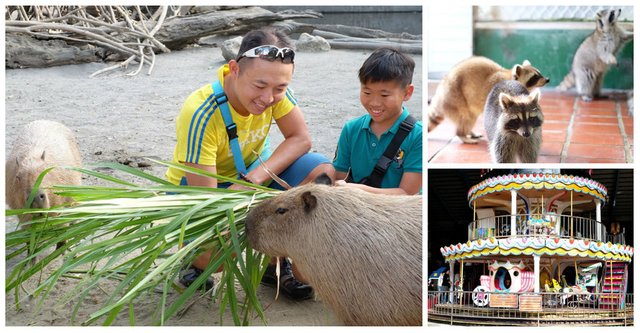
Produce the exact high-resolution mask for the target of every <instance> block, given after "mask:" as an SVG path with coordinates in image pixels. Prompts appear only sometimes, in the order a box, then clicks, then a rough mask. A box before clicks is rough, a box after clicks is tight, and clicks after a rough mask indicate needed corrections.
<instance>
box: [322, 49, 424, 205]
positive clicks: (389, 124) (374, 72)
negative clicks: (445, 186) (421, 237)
mask: <svg viewBox="0 0 640 333" xmlns="http://www.w3.org/2000/svg"><path fill="white" fill-rule="evenodd" d="M414 68H415V62H414V61H413V59H411V58H410V57H408V56H407V55H404V54H402V53H400V52H398V51H397V50H394V49H390V48H381V49H378V50H376V51H374V52H373V53H372V54H371V55H370V56H369V58H367V60H365V62H364V64H363V65H362V67H361V68H360V71H359V72H358V77H359V78H360V102H361V103H362V106H363V107H364V108H365V110H367V114H365V115H363V116H361V117H358V118H355V119H352V120H350V121H348V122H347V123H346V124H345V126H344V127H343V129H342V133H341V134H340V139H339V140H338V148H337V150H336V156H335V158H334V160H333V166H334V168H335V169H336V173H335V177H336V179H347V181H343V180H338V181H336V185H340V186H352V187H358V188H361V189H363V190H365V191H368V192H372V193H386V194H417V193H419V192H420V190H421V188H422V122H415V124H414V125H413V128H412V129H411V131H410V132H409V133H408V134H407V135H406V137H405V138H404V140H403V141H402V143H401V144H400V147H399V148H398V149H397V150H396V151H394V152H393V154H392V156H391V157H390V158H389V159H390V160H391V161H390V164H389V165H388V167H387V169H386V172H384V175H383V177H382V181H381V182H380V183H379V184H372V182H371V181H370V179H371V178H373V177H372V171H373V170H374V167H375V166H376V165H381V164H382V165H384V164H385V163H384V159H385V158H384V157H383V159H382V160H381V157H382V156H383V153H384V152H385V150H386V149H387V147H388V146H389V144H390V143H391V142H392V140H393V139H394V136H395V135H396V133H397V132H398V131H399V130H400V128H401V126H402V127H405V126H406V123H405V124H403V121H405V119H407V117H409V112H408V111H407V110H406V108H405V107H404V106H402V103H403V102H405V101H408V100H409V99H410V98H411V95H412V94H413V89H414V87H413V84H411V80H412V78H413V70H414ZM379 161H382V163H379Z"/></svg>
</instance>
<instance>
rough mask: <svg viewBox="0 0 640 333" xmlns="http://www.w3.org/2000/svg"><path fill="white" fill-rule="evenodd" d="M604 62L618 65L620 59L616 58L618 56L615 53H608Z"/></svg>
mask: <svg viewBox="0 0 640 333" xmlns="http://www.w3.org/2000/svg"><path fill="white" fill-rule="evenodd" d="M603 60H604V63H605V64H607V65H616V66H617V65H618V60H617V59H616V56H614V55H613V54H607V56H606V57H605V59H603Z"/></svg>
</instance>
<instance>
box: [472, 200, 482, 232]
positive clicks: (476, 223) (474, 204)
mask: <svg viewBox="0 0 640 333" xmlns="http://www.w3.org/2000/svg"><path fill="white" fill-rule="evenodd" d="M478 223H480V222H478V219H477V218H476V202H475V201H474V202H473V230H472V231H471V235H472V236H473V238H474V239H477V238H480V237H479V235H478Z"/></svg>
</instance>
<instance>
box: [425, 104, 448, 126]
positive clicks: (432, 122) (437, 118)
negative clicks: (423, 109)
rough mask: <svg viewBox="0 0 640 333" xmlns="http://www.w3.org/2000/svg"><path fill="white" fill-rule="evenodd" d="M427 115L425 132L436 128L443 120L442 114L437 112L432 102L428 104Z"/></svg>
mask: <svg viewBox="0 0 640 333" xmlns="http://www.w3.org/2000/svg"><path fill="white" fill-rule="evenodd" d="M427 115H428V116H429V127H428V128H427V132H431V130H432V129H434V128H436V127H437V126H438V125H440V123H441V122H442V121H443V120H444V115H443V114H441V113H440V112H438V111H437V110H436V109H435V108H434V107H433V104H431V105H429V108H428V109H427Z"/></svg>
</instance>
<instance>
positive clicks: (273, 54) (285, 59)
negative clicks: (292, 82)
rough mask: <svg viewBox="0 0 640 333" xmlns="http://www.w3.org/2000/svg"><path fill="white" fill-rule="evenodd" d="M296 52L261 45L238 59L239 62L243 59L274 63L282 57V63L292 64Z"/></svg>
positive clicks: (284, 48)
mask: <svg viewBox="0 0 640 333" xmlns="http://www.w3.org/2000/svg"><path fill="white" fill-rule="evenodd" d="M294 56H295V52H293V50H292V49H290V48H288V47H283V48H279V47H277V46H275V45H260V46H256V47H254V48H252V49H250V50H247V51H246V52H245V53H243V54H242V55H240V56H239V57H238V60H240V59H242V58H260V59H266V60H269V61H274V60H276V59H278V57H280V58H281V59H282V63H285V64H292V63H293V57H294Z"/></svg>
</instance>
